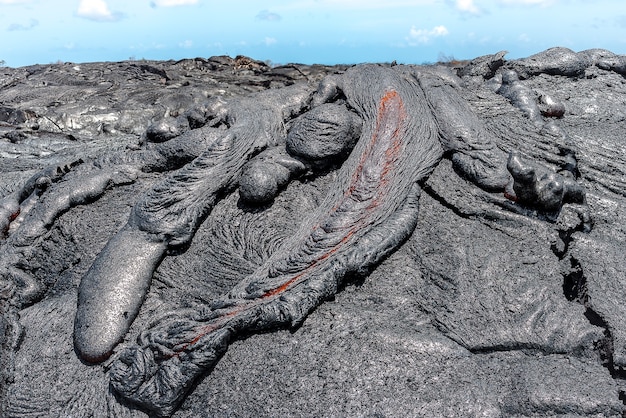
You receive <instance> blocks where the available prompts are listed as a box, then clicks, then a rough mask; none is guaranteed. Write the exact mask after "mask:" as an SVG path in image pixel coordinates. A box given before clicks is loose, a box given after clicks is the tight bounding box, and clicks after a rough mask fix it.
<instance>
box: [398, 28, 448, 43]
mask: <svg viewBox="0 0 626 418" xmlns="http://www.w3.org/2000/svg"><path fill="white" fill-rule="evenodd" d="M449 33H450V32H449V31H448V29H447V28H446V27H445V26H443V25H440V26H435V27H434V28H432V29H417V28H416V27H415V26H412V27H411V30H410V31H409V36H408V37H407V38H406V40H407V41H408V42H409V45H413V46H414V45H418V44H427V43H429V42H430V41H431V40H432V39H433V38H439V37H441V36H446V35H448V34H449Z"/></svg>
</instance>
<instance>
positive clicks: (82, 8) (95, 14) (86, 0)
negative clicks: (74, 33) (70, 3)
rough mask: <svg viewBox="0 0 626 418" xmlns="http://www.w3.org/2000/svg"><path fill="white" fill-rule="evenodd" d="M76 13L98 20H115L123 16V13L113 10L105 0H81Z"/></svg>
mask: <svg viewBox="0 0 626 418" xmlns="http://www.w3.org/2000/svg"><path fill="white" fill-rule="evenodd" d="M76 15H77V16H80V17H84V18H85V19H89V20H96V21H98V22H113V21H116V20H120V19H121V18H122V14H121V13H119V12H111V10H109V6H108V5H107V3H106V2H105V1H104V0H81V1H80V3H79V5H78V10H77V11H76Z"/></svg>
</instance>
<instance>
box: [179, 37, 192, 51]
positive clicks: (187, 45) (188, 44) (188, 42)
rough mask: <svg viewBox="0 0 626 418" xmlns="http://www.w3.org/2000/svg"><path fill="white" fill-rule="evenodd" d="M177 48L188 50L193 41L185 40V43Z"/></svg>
mask: <svg viewBox="0 0 626 418" xmlns="http://www.w3.org/2000/svg"><path fill="white" fill-rule="evenodd" d="M178 46H179V47H181V48H185V49H189V48H191V47H192V46H193V41H192V40H191V39H187V40H186V41H185V42H180V43H179V44H178Z"/></svg>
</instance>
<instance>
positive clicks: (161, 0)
mask: <svg viewBox="0 0 626 418" xmlns="http://www.w3.org/2000/svg"><path fill="white" fill-rule="evenodd" d="M197 3H198V0H155V1H153V2H152V3H151V4H152V6H153V7H155V6H159V7H172V6H187V5H191V4H197Z"/></svg>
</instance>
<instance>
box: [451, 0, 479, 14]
mask: <svg viewBox="0 0 626 418" xmlns="http://www.w3.org/2000/svg"><path fill="white" fill-rule="evenodd" d="M456 8H457V10H459V11H461V12H464V13H470V14H473V15H477V14H480V9H479V8H478V6H476V5H475V4H474V0H456Z"/></svg>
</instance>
